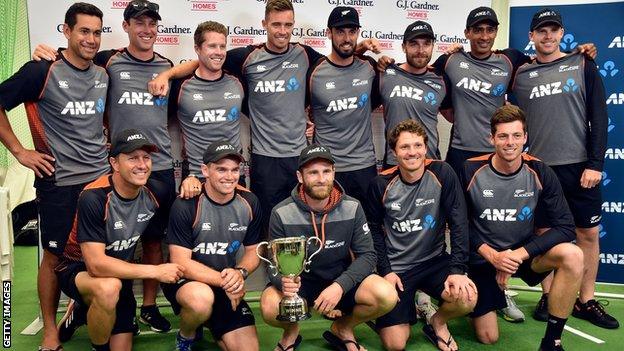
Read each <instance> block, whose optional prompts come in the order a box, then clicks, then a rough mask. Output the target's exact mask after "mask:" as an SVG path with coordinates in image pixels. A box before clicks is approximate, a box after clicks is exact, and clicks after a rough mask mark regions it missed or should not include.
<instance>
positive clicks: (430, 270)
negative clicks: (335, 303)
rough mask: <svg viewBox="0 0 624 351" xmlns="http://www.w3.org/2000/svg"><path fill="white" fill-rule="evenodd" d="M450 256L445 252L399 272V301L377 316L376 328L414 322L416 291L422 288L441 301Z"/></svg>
mask: <svg viewBox="0 0 624 351" xmlns="http://www.w3.org/2000/svg"><path fill="white" fill-rule="evenodd" d="M450 263H451V258H450V256H449V255H448V254H447V253H444V254H442V255H440V256H437V257H434V258H432V259H431V260H429V261H427V262H424V263H421V264H419V265H417V266H415V267H413V268H411V269H410V270H408V271H406V272H403V273H399V274H398V276H399V278H401V282H402V283H403V291H397V292H398V293H399V302H398V303H397V305H396V306H395V307H394V309H393V310H392V311H390V312H388V313H387V314H385V315H383V316H381V317H379V318H377V322H376V323H375V325H376V326H377V329H381V328H385V327H391V326H393V325H399V324H406V323H409V324H416V305H415V297H416V291H417V290H422V291H423V292H425V293H426V294H427V295H429V296H431V297H433V298H435V299H437V300H438V301H440V302H442V292H443V291H444V282H445V281H446V278H447V277H448V275H449V266H450Z"/></svg>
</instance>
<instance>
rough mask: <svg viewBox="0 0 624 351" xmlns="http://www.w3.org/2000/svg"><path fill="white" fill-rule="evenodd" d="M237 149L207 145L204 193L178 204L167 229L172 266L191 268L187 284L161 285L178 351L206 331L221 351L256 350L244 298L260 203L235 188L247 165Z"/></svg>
mask: <svg viewBox="0 0 624 351" xmlns="http://www.w3.org/2000/svg"><path fill="white" fill-rule="evenodd" d="M237 150H238V148H237V147H236V146H234V145H232V144H230V143H229V142H227V141H224V140H219V141H216V142H214V143H211V144H210V145H208V147H207V148H206V149H205V152H204V155H203V159H202V165H201V172H202V174H203V176H204V177H205V179H206V182H205V183H204V184H203V185H202V193H201V195H200V196H199V197H195V198H192V199H183V198H178V199H176V201H175V202H174V204H173V207H172V211H171V218H170V219H169V227H168V230H167V242H168V244H169V252H170V254H171V262H173V263H178V264H180V265H182V266H183V267H185V268H186V269H185V271H184V272H185V274H184V279H182V280H180V281H179V282H177V283H176V284H166V285H163V291H164V293H165V296H166V297H167V299H168V300H169V301H170V302H171V307H172V308H173V310H174V312H175V313H176V314H179V315H180V331H179V332H178V335H177V337H176V350H179V351H190V350H191V346H192V344H193V343H194V341H195V339H198V338H199V337H201V336H200V335H197V328H198V327H199V328H202V327H203V325H206V326H207V327H208V328H209V329H210V331H211V332H212V336H213V338H214V339H215V341H217V343H218V344H219V346H220V347H221V349H223V350H258V335H257V333H256V327H255V325H254V324H255V319H254V316H253V313H252V312H251V308H250V307H249V305H248V304H247V302H245V300H243V297H244V296H245V292H246V285H245V279H246V278H247V276H248V274H249V273H251V272H253V271H254V270H255V269H256V268H257V267H258V264H259V262H260V259H259V258H258V255H256V246H257V244H258V241H259V240H260V229H261V228H260V222H261V218H260V204H259V203H258V199H257V198H256V197H255V196H254V195H253V194H252V193H250V192H249V191H248V190H246V189H244V188H242V187H239V186H238V178H239V176H240V164H241V163H242V162H244V159H243V156H242V155H241V154H240V153H239V151H237ZM215 248H216V250H214V249H215ZM211 249H212V250H211ZM239 257H240V258H239ZM237 258H239V259H238V260H237ZM200 330H201V329H200Z"/></svg>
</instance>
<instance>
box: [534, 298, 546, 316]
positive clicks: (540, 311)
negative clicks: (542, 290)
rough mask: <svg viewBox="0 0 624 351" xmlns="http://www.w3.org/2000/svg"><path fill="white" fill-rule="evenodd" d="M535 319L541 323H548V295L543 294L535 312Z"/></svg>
mask: <svg viewBox="0 0 624 351" xmlns="http://www.w3.org/2000/svg"><path fill="white" fill-rule="evenodd" d="M533 319H535V320H537V321H540V322H547V321H548V294H542V297H541V298H540V300H539V302H538V303H537V306H535V311H533Z"/></svg>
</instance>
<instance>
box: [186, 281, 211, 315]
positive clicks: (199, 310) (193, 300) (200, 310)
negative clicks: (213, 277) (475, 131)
mask: <svg viewBox="0 0 624 351" xmlns="http://www.w3.org/2000/svg"><path fill="white" fill-rule="evenodd" d="M178 299H179V303H180V305H181V306H182V308H185V309H187V310H188V311H189V312H193V313H194V314H197V315H201V316H207V315H208V314H210V313H211V311H212V305H213V303H214V293H213V292H212V290H211V289H210V288H209V287H208V286H205V287H194V288H193V289H187V290H185V291H184V292H183V293H182V294H180V296H178Z"/></svg>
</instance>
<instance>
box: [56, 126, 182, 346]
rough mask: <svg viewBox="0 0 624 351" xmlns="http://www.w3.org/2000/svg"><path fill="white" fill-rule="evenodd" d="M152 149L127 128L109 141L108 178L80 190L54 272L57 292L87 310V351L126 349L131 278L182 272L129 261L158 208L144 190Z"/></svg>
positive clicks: (164, 278)
mask: <svg viewBox="0 0 624 351" xmlns="http://www.w3.org/2000/svg"><path fill="white" fill-rule="evenodd" d="M156 150H157V148H156V146H155V145H153V144H151V143H150V142H149V141H148V140H147V138H146V137H145V136H144V134H143V133H141V132H140V131H138V130H133V129H128V130H125V131H123V132H121V133H119V134H118V135H117V137H116V138H115V139H113V145H112V149H111V151H110V158H109V161H110V164H111V167H112V169H113V174H112V175H104V176H102V177H100V178H98V179H97V180H95V181H94V182H92V183H90V184H89V185H87V186H86V187H85V190H84V191H83V192H82V193H81V194H80V198H79V200H78V210H77V215H76V218H75V220H74V225H73V228H72V231H71V234H70V237H69V241H68V242H67V246H66V247H65V251H64V253H63V256H62V259H61V262H60V263H59V265H58V266H57V268H56V274H57V276H58V278H59V282H60V285H61V289H62V291H63V292H64V293H65V294H66V295H67V296H69V297H70V298H72V299H74V300H76V301H78V302H79V303H80V304H83V305H85V304H86V305H87V306H89V311H88V313H87V326H88V329H89V337H90V339H91V343H92V346H93V349H94V350H96V351H101V350H110V349H113V350H131V349H132V332H133V330H134V329H135V328H134V325H133V324H134V317H135V311H136V300H135V299H134V294H133V293H132V279H156V280H158V281H160V282H166V283H173V282H175V281H177V280H178V279H179V278H180V277H181V276H182V272H183V271H184V267H182V266H180V265H178V264H173V263H167V264H161V265H157V266H155V265H144V264H134V263H130V262H129V261H130V260H131V259H132V258H133V257H134V249H135V246H136V243H137V241H138V240H139V238H140V237H141V235H142V233H143V232H145V231H146V230H147V228H149V226H150V225H152V223H151V222H150V218H152V216H153V215H154V213H155V212H156V209H157V208H158V203H157V202H156V199H155V197H154V195H153V194H152V193H151V192H150V190H149V189H148V188H147V187H145V184H146V183H147V179H148V178H149V175H150V173H151V169H152V160H151V157H150V154H151V153H152V152H154V151H156Z"/></svg>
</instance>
